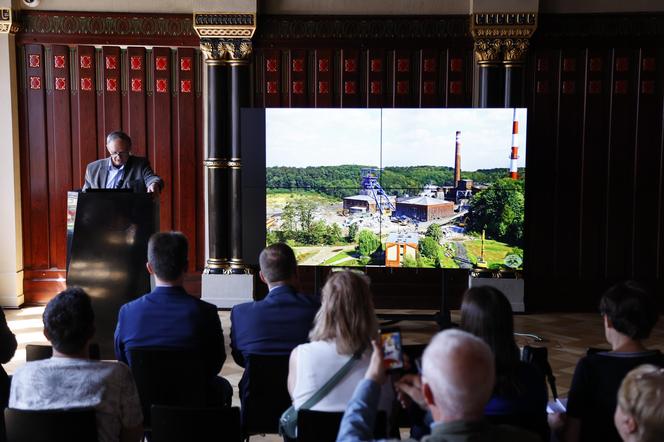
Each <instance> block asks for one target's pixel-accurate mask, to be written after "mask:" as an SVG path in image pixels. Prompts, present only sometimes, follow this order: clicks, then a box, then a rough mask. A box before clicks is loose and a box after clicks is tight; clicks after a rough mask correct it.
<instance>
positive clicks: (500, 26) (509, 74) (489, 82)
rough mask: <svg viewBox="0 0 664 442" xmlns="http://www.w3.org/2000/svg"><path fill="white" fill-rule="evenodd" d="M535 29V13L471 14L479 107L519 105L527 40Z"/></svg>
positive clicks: (521, 103)
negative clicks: (477, 76) (477, 75)
mask: <svg viewBox="0 0 664 442" xmlns="http://www.w3.org/2000/svg"><path fill="white" fill-rule="evenodd" d="M536 28H537V13H534V12H511V13H502V12H501V13H477V14H472V15H471V23H470V32H471V35H472V36H473V38H474V40H475V58H476V60H477V64H478V69H479V81H478V92H479V93H478V104H479V107H520V106H523V104H524V103H523V93H524V80H525V78H524V75H523V68H524V63H525V57H526V53H527V51H528V47H529V39H530V37H531V36H532V35H533V32H535V29H536Z"/></svg>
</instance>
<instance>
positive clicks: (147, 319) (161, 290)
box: [115, 232, 233, 405]
mask: <svg viewBox="0 0 664 442" xmlns="http://www.w3.org/2000/svg"><path fill="white" fill-rule="evenodd" d="M188 249H189V246H188V243H187V238H186V237H185V236H184V235H183V234H182V233H181V232H160V233H155V234H154V235H152V237H150V241H149V243H148V262H147V264H146V266H147V269H148V272H149V273H150V274H152V275H154V277H155V288H154V290H153V291H152V292H150V293H148V294H146V295H144V296H142V297H140V298H138V299H136V300H134V301H131V302H129V303H127V304H125V305H123V306H122V308H121V309H120V313H119V314H118V324H117V327H116V329H115V355H116V357H117V358H118V360H120V361H123V362H125V363H128V364H129V365H131V362H132V361H131V357H130V352H129V351H130V350H132V349H135V348H148V347H157V348H158V347H165V348H174V349H181V350H197V351H200V353H201V355H202V358H203V362H204V364H205V371H206V373H207V375H208V376H209V379H210V388H211V391H213V393H212V397H210V398H209V400H208V402H209V403H210V405H230V402H231V399H232V394H233V389H232V387H231V386H230V384H229V383H228V381H227V380H226V379H224V378H221V377H218V376H217V375H218V373H219V371H220V370H221V367H222V365H223V364H224V361H225V360H226V350H225V348H224V335H223V332H222V329H221V322H220V321H219V315H218V314H217V308H216V307H215V306H214V305H212V304H209V303H207V302H205V301H201V300H200V299H198V298H197V297H195V296H193V295H190V294H189V293H187V292H186V291H185V289H184V288H183V287H182V285H183V282H184V273H185V270H186V268H187V265H188V260H187V253H188Z"/></svg>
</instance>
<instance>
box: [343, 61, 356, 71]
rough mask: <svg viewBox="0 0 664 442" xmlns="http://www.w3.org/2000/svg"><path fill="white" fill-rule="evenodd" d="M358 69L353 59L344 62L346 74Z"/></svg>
mask: <svg viewBox="0 0 664 442" xmlns="http://www.w3.org/2000/svg"><path fill="white" fill-rule="evenodd" d="M356 69H357V63H356V62H355V60H354V59H352V58H347V59H345V60H344V71H346V72H355V70H356Z"/></svg>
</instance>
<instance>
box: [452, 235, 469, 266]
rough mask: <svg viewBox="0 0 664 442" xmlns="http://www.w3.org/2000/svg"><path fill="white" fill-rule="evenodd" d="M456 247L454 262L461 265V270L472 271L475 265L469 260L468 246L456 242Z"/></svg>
mask: <svg viewBox="0 0 664 442" xmlns="http://www.w3.org/2000/svg"><path fill="white" fill-rule="evenodd" d="M454 247H456V254H455V255H454V260H455V261H456V263H457V264H459V268H462V269H472V268H473V264H472V263H471V262H470V259H468V252H466V246H464V245H463V243H460V242H455V243H454Z"/></svg>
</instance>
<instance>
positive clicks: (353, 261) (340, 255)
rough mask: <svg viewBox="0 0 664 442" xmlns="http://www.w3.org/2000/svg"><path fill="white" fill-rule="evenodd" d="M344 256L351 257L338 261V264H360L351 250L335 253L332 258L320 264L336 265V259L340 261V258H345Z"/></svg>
mask: <svg viewBox="0 0 664 442" xmlns="http://www.w3.org/2000/svg"><path fill="white" fill-rule="evenodd" d="M345 258H351V259H346V260H345V261H342V262H340V263H339V264H338V265H341V266H358V265H360V264H359V262H358V261H357V258H356V257H355V252H353V251H344V252H340V253H337V254H336V255H334V256H333V257H332V258H330V259H328V260H327V261H325V262H324V263H323V264H322V265H324V266H331V265H336V263H337V261H341V260H342V259H345Z"/></svg>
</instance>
